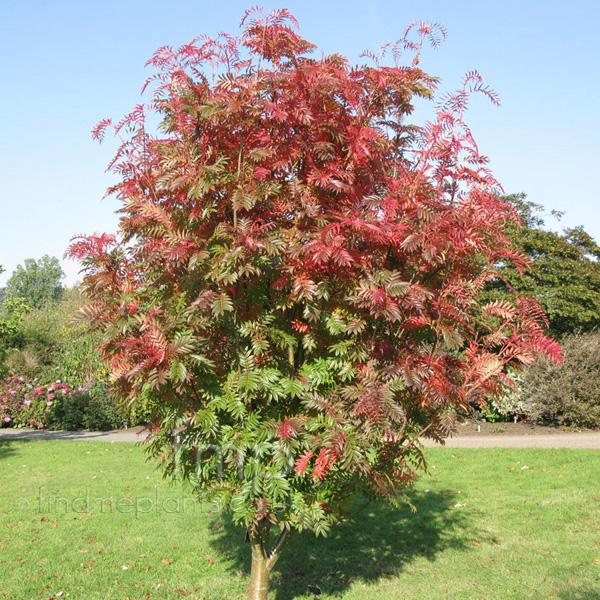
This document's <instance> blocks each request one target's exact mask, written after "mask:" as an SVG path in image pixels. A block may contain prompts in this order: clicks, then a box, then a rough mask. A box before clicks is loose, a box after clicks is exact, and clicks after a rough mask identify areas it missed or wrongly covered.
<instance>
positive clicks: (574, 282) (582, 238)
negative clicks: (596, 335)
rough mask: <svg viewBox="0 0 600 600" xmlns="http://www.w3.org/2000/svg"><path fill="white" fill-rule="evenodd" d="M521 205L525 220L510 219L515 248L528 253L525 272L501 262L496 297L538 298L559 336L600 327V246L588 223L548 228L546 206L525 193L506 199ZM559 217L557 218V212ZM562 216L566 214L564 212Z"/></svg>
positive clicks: (495, 283) (494, 290)
mask: <svg viewBox="0 0 600 600" xmlns="http://www.w3.org/2000/svg"><path fill="white" fill-rule="evenodd" d="M504 200H506V201H507V202H509V203H510V204H511V205H512V206H514V207H515V209H516V210H517V212H518V214H519V219H520V223H510V224H509V225H508V228H507V235H508V237H509V239H510V241H511V243H512V244H513V248H514V249H515V250H516V251H517V252H519V253H520V254H522V255H523V256H524V257H526V258H527V259H528V261H529V268H525V269H524V270H523V271H522V272H520V270H519V269H518V268H517V267H516V266H515V265H514V264H513V263H510V262H507V263H505V264H502V265H500V267H499V269H498V271H499V274H500V275H501V277H502V278H499V279H496V280H495V281H493V282H491V283H490V290H492V294H491V296H492V297H493V298H508V297H510V296H511V295H512V294H513V293H514V292H513V290H516V291H517V292H518V293H520V294H523V295H527V296H531V297H532V298H535V299H536V300H537V301H538V302H539V303H540V305H541V307H542V309H543V310H544V312H545V313H546V315H547V316H548V320H549V322H550V331H551V333H552V335H553V336H556V337H561V336H563V335H564V334H566V333H574V332H577V331H591V330H592V329H595V328H597V327H598V326H599V325H600V262H599V259H600V247H599V246H598V244H597V243H596V242H595V241H594V240H593V239H592V237H591V236H590V235H589V234H588V233H586V232H585V231H584V229H583V227H575V228H566V229H564V230H563V232H562V233H557V232H555V231H548V230H547V229H545V228H544V220H543V219H542V218H541V216H540V213H541V212H542V211H543V207H542V206H540V205H538V204H535V203H533V202H529V201H528V200H526V198H525V195H524V194H517V195H513V196H508V197H506V198H504ZM555 216H557V215H556V214H555ZM558 216H560V215H558Z"/></svg>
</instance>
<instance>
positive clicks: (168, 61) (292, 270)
mask: <svg viewBox="0 0 600 600" xmlns="http://www.w3.org/2000/svg"><path fill="white" fill-rule="evenodd" d="M243 28H244V29H243V33H242V35H241V36H240V37H232V36H228V35H224V34H223V35H221V36H220V37H218V38H216V39H212V38H207V37H202V38H198V39H196V40H194V41H193V42H192V43H190V44H188V45H185V46H183V47H182V48H179V49H172V48H169V47H163V48H161V49H159V50H158V51H157V52H156V53H155V55H154V57H153V58H152V59H151V60H150V61H149V63H150V64H151V65H152V66H153V67H154V68H155V69H156V70H157V73H156V75H155V76H153V77H152V78H151V80H150V82H149V83H151V84H152V85H154V86H155V87H154V91H153V94H152V97H151V100H150V102H147V103H146V104H143V105H139V106H137V107H136V108H135V109H134V110H133V111H132V112H131V113H130V114H129V115H128V116H127V117H126V118H125V119H123V120H122V121H121V122H120V123H119V124H117V125H116V126H113V125H112V124H111V122H110V121H108V120H105V121H103V122H101V123H100V125H99V126H98V128H96V129H95V130H94V137H96V138H98V139H101V137H102V135H103V132H104V131H105V129H106V128H107V127H114V129H115V131H116V132H117V133H120V134H121V135H124V136H125V141H124V142H123V144H122V145H121V147H120V149H119V151H118V153H117V155H116V157H115V159H114V161H113V163H112V165H111V168H112V170H113V171H114V172H115V173H116V174H118V176H119V177H120V180H119V182H118V183H117V184H116V185H115V186H114V187H113V188H112V189H111V190H110V191H111V193H113V194H114V195H115V196H116V197H117V198H118V199H119V200H121V202H122V208H121V210H120V215H121V222H120V235H119V241H117V240H116V239H115V238H114V237H112V236H99V235H95V236H90V237H80V238H77V239H76V240H74V241H73V244H72V246H71V249H70V255H71V256H73V257H75V258H78V259H80V260H82V261H83V265H84V268H85V271H86V275H85V279H84V285H85V286H86V288H87V291H88V294H89V295H90V297H91V302H92V303H91V306H90V307H89V308H88V309H86V311H84V312H85V315H86V316H87V318H88V319H89V320H90V321H92V322H93V323H94V324H95V325H96V327H97V328H99V329H102V330H103V331H104V333H105V342H104V344H103V346H102V351H103V353H104V356H105V358H106V360H107V361H108V362H109V363H110V365H111V369H112V372H113V378H114V380H115V389H116V390H118V391H120V393H121V394H122V395H124V396H127V397H129V398H130V399H131V400H132V401H133V400H136V399H137V398H138V397H139V396H140V393H141V392H142V391H144V392H146V391H147V389H148V388H151V389H153V390H155V391H156V393H159V394H160V397H161V399H162V400H163V401H164V403H165V404H167V405H170V406H173V407H176V409H177V411H179V412H180V413H181V412H183V413H184V414H186V415H189V416H190V419H191V421H190V422H191V423H200V422H201V419H203V418H205V413H206V412H207V411H208V412H210V413H211V414H212V415H213V416H214V419H215V424H213V425H211V426H210V427H209V426H208V425H206V427H205V429H202V427H204V426H201V425H200V424H198V425H197V427H198V428H199V431H201V432H202V435H203V436H205V439H206V442H207V444H212V443H216V441H215V440H218V439H219V435H221V432H223V431H226V430H227V428H228V427H231V423H235V427H237V428H239V429H240V430H244V431H245V429H244V428H245V427H248V428H252V427H254V428H258V429H260V430H261V433H260V434H259V433H257V432H256V431H255V430H252V434H251V435H250V433H248V436H249V438H252V436H254V438H252V439H255V438H256V439H258V438H260V439H267V438H268V436H273V439H276V440H277V444H279V445H278V446H277V448H285V449H286V451H288V450H289V451H290V452H291V451H293V452H294V456H295V474H296V475H297V476H298V477H300V478H302V477H303V476H304V475H305V474H306V473H307V472H310V474H311V476H312V477H311V478H305V479H311V480H312V482H313V483H312V484H311V485H313V484H314V485H315V486H317V484H318V485H321V484H322V483H324V482H325V481H328V480H335V478H336V477H343V476H344V473H345V472H353V473H358V476H359V479H361V481H363V482H365V485H367V486H369V487H370V488H371V489H372V490H374V491H375V492H376V493H378V494H381V495H384V496H387V497H388V498H391V499H394V498H396V497H397V494H396V491H395V490H396V487H398V486H400V485H402V484H403V482H410V481H412V479H413V478H414V471H413V470H412V469H411V468H409V467H408V466H407V464H406V462H403V459H400V458H399V457H401V456H404V454H405V453H413V452H416V445H415V444H411V443H406V442H407V440H413V439H415V438H416V437H418V436H419V435H429V436H432V437H435V438H437V439H441V438H443V437H444V436H445V435H447V434H448V432H449V430H450V429H451V428H452V414H453V412H454V411H455V410H456V409H460V408H461V407H462V408H464V407H467V406H468V404H469V402H471V401H473V400H477V399H480V398H483V397H484V395H485V394H487V393H494V392H495V391H496V390H497V389H498V384H497V379H498V377H501V376H502V373H503V372H504V370H505V369H506V367H507V366H509V365H517V366H518V365H519V364H521V363H524V362H529V361H531V360H533V358H534V357H535V356H536V355H537V354H540V353H541V354H545V355H547V356H549V357H551V358H553V359H555V360H559V359H560V349H559V347H558V345H557V344H556V342H554V341H553V340H551V339H549V338H548V337H546V334H545V320H544V316H543V315H542V314H541V311H540V310H539V307H538V306H537V304H536V303H535V302H534V301H533V300H530V299H520V298H515V301H514V302H503V303H492V304H489V305H488V306H484V305H483V303H482V301H481V299H480V298H481V292H482V290H483V289H484V287H485V286H486V284H487V282H488V281H489V280H490V279H491V278H493V277H494V276H495V273H496V272H495V270H494V267H495V265H497V264H498V263H499V262H503V261H504V262H509V261H513V262H516V263H517V264H519V265H521V264H522V259H521V257H519V256H518V255H516V254H515V253H514V252H513V251H512V250H511V249H510V244H509V241H508V239H507V237H506V236H505V233H504V230H505V227H506V225H507V223H508V222H509V221H511V220H512V219H514V218H515V214H514V211H513V209H512V208H511V207H510V206H508V205H507V204H505V203H503V202H502V201H501V199H500V197H499V195H498V192H499V190H500V186H499V184H498V182H497V181H496V180H495V179H494V177H493V175H492V174H491V172H490V170H489V168H488V161H487V159H486V157H485V156H483V155H482V154H481V153H480V151H479V149H478V147H477V144H476V143H475V141H474V139H473V136H472V134H471V131H470V130H469V128H468V126H467V125H466V123H465V120H464V113H465V109H466V107H467V104H468V102H469V100H470V98H471V96H472V95H473V94H474V93H480V94H483V95H484V96H486V97H488V98H489V99H490V100H491V101H492V102H494V103H496V102H497V97H496V95H495V94H494V93H493V92H492V91H491V90H490V89H489V88H487V87H486V86H485V84H484V82H483V79H482V78H481V76H480V75H479V74H478V73H476V72H471V73H469V74H467V76H466V77H465V79H464V81H463V85H462V87H461V89H459V90H458V91H457V92H456V93H455V94H451V95H447V96H445V97H443V98H442V100H441V101H440V102H439V103H438V105H437V111H436V115H435V118H434V119H432V121H431V122H429V123H427V124H425V126H424V127H422V128H416V127H414V126H411V125H409V124H408V123H407V116H408V115H409V114H410V112H411V110H412V106H411V102H412V100H413V98H414V97H415V96H422V97H432V96H433V95H434V93H435V90H436V82H435V80H434V79H433V78H431V77H430V76H428V75H427V74H426V73H425V72H424V71H423V70H421V68H420V67H419V64H420V52H421V49H422V45H423V43H424V42H426V41H428V42H430V43H431V44H432V45H433V46H437V45H439V43H440V42H441V40H442V39H443V37H444V36H445V32H444V31H443V29H441V28H440V27H439V26H437V25H434V24H428V23H413V24H411V25H410V26H409V28H408V29H407V31H406V33H405V36H404V37H403V39H402V40H400V41H399V42H398V43H397V44H395V45H387V46H385V47H384V48H383V52H382V53H381V55H380V56H374V55H372V56H371V58H373V59H374V60H373V62H372V64H367V65H363V66H359V67H351V66H350V65H349V64H348V61H347V59H346V58H344V57H342V56H339V55H331V56H322V57H319V58H310V57H309V56H308V53H309V52H310V51H311V50H312V49H313V48H314V46H313V45H312V44H310V43H309V42H306V41H305V40H303V39H302V38H301V37H300V36H299V35H298V33H297V32H296V23H295V21H294V19H293V18H292V17H291V15H290V14H289V13H288V12H287V11H285V10H281V11H275V12H273V13H271V14H270V15H269V16H267V17H265V16H264V15H262V14H261V13H259V12H257V11H255V10H252V11H249V12H248V13H246V15H245V17H244V19H243ZM415 35H416V40H414V39H412V38H411V36H415ZM386 52H390V53H391V55H392V57H393V59H394V65H393V66H385V65H383V64H382V63H383V61H384V58H385V54H386ZM405 52H411V53H413V55H414V60H413V61H412V64H411V65H410V66H402V64H401V60H403V53H405ZM149 113H157V114H158V115H159V116H160V117H161V118H162V129H161V132H160V134H156V135H153V134H152V133H151V132H150V131H149V130H148V129H147V124H146V123H147V122H149V121H148V119H147V116H148V114H149ZM249 414H250V415H254V416H255V417H256V419H251V418H249V417H248V415H249ZM294 418H296V419H298V420H297V421H293V419H294ZM273 423H277V425H276V426H273ZM266 424H268V427H267V425H266ZM194 426H196V425H194ZM263 426H264V428H265V429H264V431H263V430H262V429H261V428H262V427H263ZM207 432H208V433H207ZM198 435H200V434H198ZM261 436H262V437H261ZM269 439H270V438H269ZM292 442H293V444H292ZM382 444H385V445H384V447H383V448H384V449H385V453H383V449H382ZM369 448H370V449H373V450H374V455H371V454H370V453H369V452H368V449H369ZM282 451H283V450H282ZM384 455H385V456H386V457H388V458H385V459H384V458H383V457H384ZM313 456H316V459H315V461H314V464H313V466H312V470H311V468H310V461H311V459H312V457H313ZM390 457H396V458H395V459H392V458H390ZM265 460H267V459H265ZM231 463H232V464H233V460H232V461H231ZM232 485H233V484H232ZM303 485H306V486H309V484H308V483H306V484H303ZM309 488H310V486H309V487H307V488H305V490H304V492H303V493H307V494H308V493H309V492H308V491H306V490H308V489H309ZM236 489H237V488H236ZM310 489H312V488H310ZM315 489H316V488H315ZM315 493H316V492H315ZM275 501H276V498H275V497H274V498H271V500H270V503H271V504H274V503H275ZM242 504H243V503H242ZM271 504H270V505H271Z"/></svg>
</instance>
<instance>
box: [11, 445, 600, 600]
mask: <svg viewBox="0 0 600 600" xmlns="http://www.w3.org/2000/svg"><path fill="white" fill-rule="evenodd" d="M427 454H428V457H429V463H430V465H431V468H430V472H429V474H427V475H425V476H423V477H422V478H421V480H420V481H419V483H418V485H417V486H416V488H415V490H414V491H412V492H411V494H410V496H411V500H412V502H413V504H414V505H415V506H416V507H417V509H418V510H417V512H416V513H412V512H411V511H410V510H409V509H408V508H406V509H402V510H396V511H394V510H391V509H389V508H387V507H386V506H384V505H373V506H371V507H369V508H367V509H366V510H365V511H364V512H363V513H361V515H360V517H359V518H358V520H357V522H356V523H355V524H354V525H351V526H342V527H339V528H338V529H337V530H334V532H332V535H331V536H330V537H329V538H327V539H323V538H320V539H315V538H314V537H312V536H310V535H303V536H300V537H299V538H297V539H296V540H294V541H293V542H292V543H291V544H290V546H289V547H288V548H287V549H286V551H285V552H284V555H283V557H282V559H281V561H280V563H279V564H278V566H277V569H276V571H275V572H274V573H273V576H272V593H271V598H273V600H292V599H294V600H300V599H302V600H308V599H309V598H314V596H312V594H310V593H309V592H308V590H307V586H308V585H309V584H311V585H318V586H320V587H321V588H322V589H323V596H322V597H323V598H343V599H344V600H366V599H370V600H371V599H377V600H379V599H390V600H391V599H394V600H396V599H402V600H433V599H436V600H438V599H439V598H444V599H449V600H470V599H473V600H475V599H494V600H496V599H497V600H511V599H514V600H522V599H525V598H535V599H538V598H560V599H563V600H596V599H597V598H599V597H600V500H599V498H600V489H599V483H598V473H599V472H600V451H596V450H564V449H563V450H537V449H519V450H516V449H515V450H506V449H479V450H467V449H465V450H457V449H449V448H435V449H433V448H432V449H428V450H427ZM40 490H41V491H40ZM111 496H112V500H111ZM210 508H211V507H210V506H207V505H204V506H203V505H202V504H201V503H200V502H199V501H197V500H196V499H195V498H193V496H192V495H191V494H190V493H189V492H187V491H186V490H185V489H184V488H183V487H182V486H180V485H172V484H169V483H168V482H166V481H165V480H163V479H161V477H160V474H159V473H158V472H156V471H154V470H153V467H152V465H151V464H148V463H146V462H145V455H144V454H143V452H142V449H141V448H140V447H138V446H135V445H131V444H122V443H121V444H119V443H113V444H107V443H99V442H58V441H31V442H29V441H10V442H8V441H7V442H0V599H4V598H10V599H14V600H26V599H29V598H36V599H39V598H42V599H43V600H46V599H49V598H53V597H59V598H66V599H77V600H79V599H86V600H101V599H102V600H104V599H107V600H108V599H110V600H113V599H117V600H125V599H126V598H128V599H129V600H138V599H139V600H158V599H166V598H170V599H175V598H183V597H188V598H190V599H192V600H193V599H194V598H197V599H205V600H217V599H218V600H221V599H225V598H232V599H233V598H244V597H245V591H246V590H247V578H248V569H249V548H248V546H247V545H246V544H244V543H243V542H244V532H243V531H241V530H240V529H238V528H234V527H232V526H231V524H230V523H229V522H228V521H227V520H221V519H218V517H217V515H216V514H215V513H214V512H211V510H210ZM136 512H137V514H136ZM60 592H62V594H61V595H60V596H58V594H60Z"/></svg>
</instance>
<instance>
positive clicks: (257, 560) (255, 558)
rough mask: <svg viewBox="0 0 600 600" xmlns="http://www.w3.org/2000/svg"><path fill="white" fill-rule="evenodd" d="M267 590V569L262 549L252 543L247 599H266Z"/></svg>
mask: <svg viewBox="0 0 600 600" xmlns="http://www.w3.org/2000/svg"><path fill="white" fill-rule="evenodd" d="M268 591H269V569H268V563H267V559H265V558H264V557H263V556H262V549H261V548H258V549H256V548H255V547H254V545H252V571H251V573H250V595H249V596H248V600H267V593H268Z"/></svg>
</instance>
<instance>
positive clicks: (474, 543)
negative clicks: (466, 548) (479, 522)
mask: <svg viewBox="0 0 600 600" xmlns="http://www.w3.org/2000/svg"><path fill="white" fill-rule="evenodd" d="M473 545H474V546H481V544H480V543H479V542H478V541H476V540H473Z"/></svg>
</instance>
